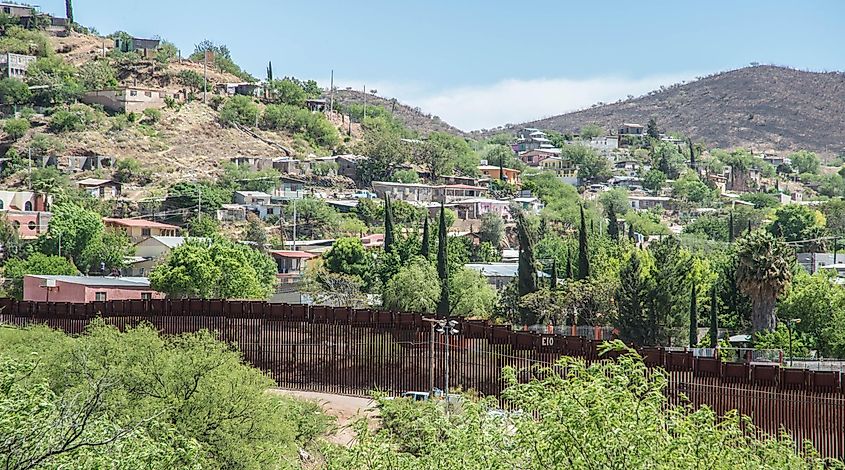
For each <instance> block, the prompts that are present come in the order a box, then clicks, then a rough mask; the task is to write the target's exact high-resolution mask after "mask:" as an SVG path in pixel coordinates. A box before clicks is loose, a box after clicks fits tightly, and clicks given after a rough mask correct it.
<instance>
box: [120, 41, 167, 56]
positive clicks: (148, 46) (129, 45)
mask: <svg viewBox="0 0 845 470" xmlns="http://www.w3.org/2000/svg"><path fill="white" fill-rule="evenodd" d="M160 45H161V40H159V39H143V38H133V37H118V38H116V39H115V40H114V47H115V49H117V50H118V51H120V52H136V53H138V54H139V55H140V56H141V57H145V58H151V57H153V56H154V55H155V52H156V50H158V47H159V46H160Z"/></svg>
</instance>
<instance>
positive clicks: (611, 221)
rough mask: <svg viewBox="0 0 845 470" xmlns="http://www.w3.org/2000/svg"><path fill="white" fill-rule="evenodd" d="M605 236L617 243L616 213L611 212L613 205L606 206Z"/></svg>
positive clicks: (617, 224) (617, 225)
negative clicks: (606, 223) (606, 222)
mask: <svg viewBox="0 0 845 470" xmlns="http://www.w3.org/2000/svg"><path fill="white" fill-rule="evenodd" d="M607 220H608V225H607V234H608V235H610V238H611V239H612V240H613V241H615V242H618V241H619V221H618V220H616V211H615V210H613V204H610V205H608V206H607Z"/></svg>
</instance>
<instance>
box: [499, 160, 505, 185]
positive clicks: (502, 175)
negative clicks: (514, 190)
mask: <svg viewBox="0 0 845 470" xmlns="http://www.w3.org/2000/svg"><path fill="white" fill-rule="evenodd" d="M499 181H502V182H504V181H505V156H504V155H500V156H499Z"/></svg>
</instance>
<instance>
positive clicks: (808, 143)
mask: <svg viewBox="0 0 845 470" xmlns="http://www.w3.org/2000/svg"><path fill="white" fill-rule="evenodd" d="M650 118H655V119H656V120H657V123H658V126H659V127H660V129H661V131H664V132H672V131H677V132H682V133H684V134H686V135H688V136H690V137H692V138H693V139H694V140H698V141H703V142H705V143H706V144H707V145H711V146H717V147H735V146H744V147H750V148H753V149H756V150H767V149H775V150H780V151H790V150H797V149H809V150H814V151H817V152H821V153H824V154H827V155H832V154H840V153H843V152H845V132H843V129H845V74H843V73H841V72H831V73H817V72H804V71H800V70H793V69H789V68H784V67H774V66H755V67H746V68H742V69H738V70H732V71H729V72H723V73H719V74H715V75H712V76H709V77H706V78H702V79H699V80H696V81H694V82H690V83H686V84H681V85H673V86H671V87H668V88H666V89H663V90H662V91H657V92H652V93H649V94H648V95H647V96H643V97H640V98H635V99H631V100H627V101H623V102H619V103H613V104H607V105H603V106H597V107H593V108H590V109H585V110H582V111H577V112H572V113H567V114H562V115H559V116H553V117H550V118H546V119H541V120H537V121H532V122H527V123H525V124H523V125H521V126H517V127H523V126H528V127H537V128H541V129H551V130H556V131H560V132H568V131H576V130H578V129H579V128H580V127H581V126H583V125H585V124H587V123H597V124H600V125H602V126H605V127H606V128H608V129H614V128H616V127H617V126H618V125H619V124H620V123H622V122H636V123H641V124H645V123H646V122H647V121H648V120H649V119H650Z"/></svg>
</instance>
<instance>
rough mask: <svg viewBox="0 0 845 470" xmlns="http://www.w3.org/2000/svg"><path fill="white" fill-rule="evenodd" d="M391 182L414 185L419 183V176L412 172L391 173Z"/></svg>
mask: <svg viewBox="0 0 845 470" xmlns="http://www.w3.org/2000/svg"><path fill="white" fill-rule="evenodd" d="M392 179H393V181H395V182H397V183H404V184H416V183H419V182H420V175H419V174H417V172H416V171H414V170H399V171H397V172H395V173H393V177H392Z"/></svg>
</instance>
